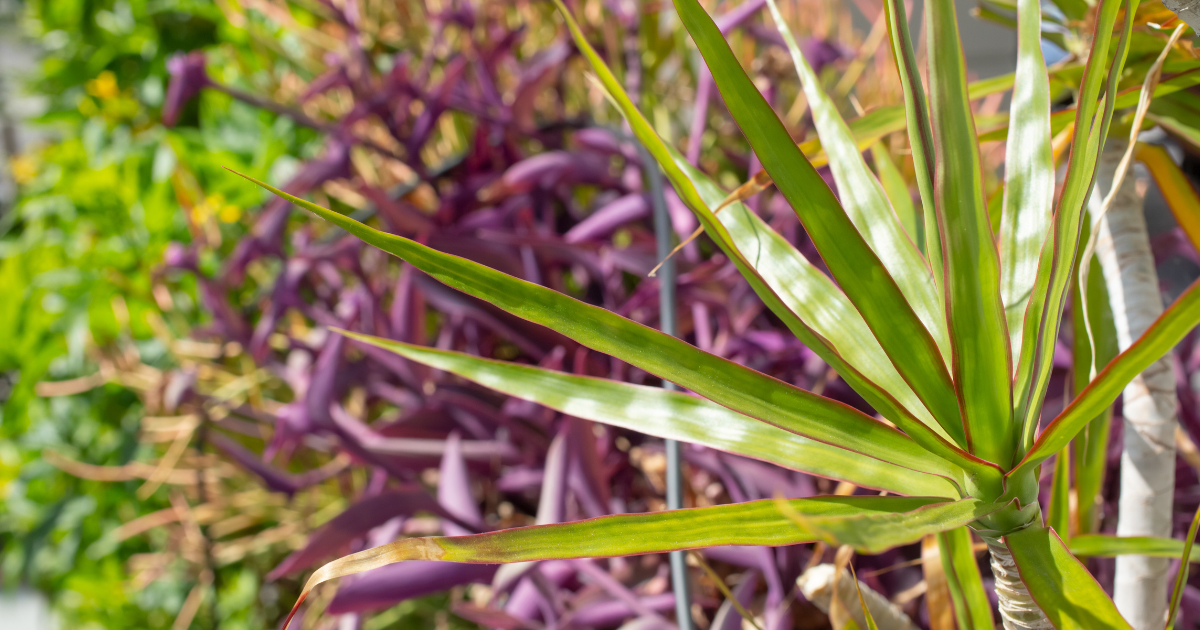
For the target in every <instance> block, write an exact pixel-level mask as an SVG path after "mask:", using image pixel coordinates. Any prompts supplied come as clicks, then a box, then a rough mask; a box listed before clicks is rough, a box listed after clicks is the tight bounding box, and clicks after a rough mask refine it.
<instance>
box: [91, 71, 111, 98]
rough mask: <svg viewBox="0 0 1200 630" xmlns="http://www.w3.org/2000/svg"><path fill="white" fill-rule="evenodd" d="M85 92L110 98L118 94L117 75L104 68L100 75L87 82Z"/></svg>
mask: <svg viewBox="0 0 1200 630" xmlns="http://www.w3.org/2000/svg"><path fill="white" fill-rule="evenodd" d="M85 87H86V89H87V93H88V94H91V95H92V96H95V97H96V98H99V99H110V98H113V97H115V96H116V95H118V94H120V90H119V89H117V75H115V74H113V73H112V72H110V71H108V70H105V71H104V72H101V73H100V76H98V77H96V78H95V79H92V80H91V81H88V82H87V85H86V86H85Z"/></svg>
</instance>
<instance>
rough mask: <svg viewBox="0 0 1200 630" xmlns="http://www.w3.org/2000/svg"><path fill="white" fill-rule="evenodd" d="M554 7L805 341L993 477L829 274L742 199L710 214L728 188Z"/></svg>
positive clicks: (916, 427)
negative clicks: (648, 112)
mask: <svg viewBox="0 0 1200 630" xmlns="http://www.w3.org/2000/svg"><path fill="white" fill-rule="evenodd" d="M559 9H560V13H561V14H562V15H563V18H564V20H566V22H567V26H568V28H569V29H570V30H571V34H572V36H573V37H574V38H575V43H576V46H578V47H579V49H580V51H581V52H582V53H583V55H584V57H585V58H586V59H587V60H588V62H589V63H590V64H591V66H592V69H593V70H595V72H596V75H597V76H598V78H599V80H600V83H601V84H602V86H603V87H604V88H605V89H606V90H607V91H608V94H609V96H610V97H611V98H612V100H613V103H614V104H615V105H616V106H617V107H618V108H619V109H620V110H621V112H622V114H623V115H624V116H625V118H626V120H627V121H629V125H630V128H631V129H632V130H633V132H634V134H635V135H636V136H637V137H638V139H639V140H640V141H641V142H642V143H643V144H644V145H645V147H646V149H647V151H648V152H649V153H650V154H651V155H653V156H654V158H655V159H656V160H657V161H658V162H659V165H660V166H661V167H662V168H663V172H664V173H666V175H667V177H668V178H670V180H671V183H672V185H674V187H675V190H676V192H677V193H678V194H679V195H680V197H681V198H682V199H683V200H684V201H685V202H686V203H687V204H688V206H689V207H690V208H691V209H692V210H693V212H695V213H696V216H697V217H698V218H699V219H700V222H701V224H702V225H703V226H704V228H705V230H707V231H708V233H709V235H710V236H712V237H713V238H714V239H715V240H716V241H717V243H718V244H719V245H720V246H721V248H722V250H723V251H725V253H726V254H727V255H728V256H729V257H730V259H731V260H733V262H734V263H735V264H736V265H737V266H738V270H739V271H740V272H741V273H742V275H743V277H745V278H746V280H747V281H748V282H749V283H750V285H751V286H752V287H754V290H755V292H756V293H757V294H758V295H759V297H760V298H761V299H762V300H763V302H764V303H765V304H766V305H767V306H768V307H769V308H770V309H771V310H772V311H773V312H774V313H775V314H776V315H778V316H779V317H780V319H782V320H783V321H784V322H785V323H786V324H787V326H788V328H789V329H790V330H792V332H793V333H795V334H796V336H797V337H798V338H799V339H800V340H801V341H802V342H804V343H805V345H807V346H809V347H810V348H812V349H813V350H814V351H815V352H817V353H818V355H819V356H821V357H822V358H823V359H825V361H827V362H828V363H829V364H830V365H831V366H832V367H834V369H836V370H838V373H839V374H840V375H841V376H842V377H843V378H845V379H846V381H847V382H848V383H849V384H850V385H851V386H852V387H854V388H855V389H856V390H857V391H858V392H859V393H860V394H862V396H863V398H865V399H866V400H867V402H869V403H870V404H871V405H872V406H873V407H875V408H876V409H878V410H879V412H880V413H882V414H883V415H884V417H886V418H888V419H889V420H891V421H892V422H894V423H895V424H896V425H897V426H899V427H900V428H901V429H902V430H904V431H905V432H907V433H908V435H909V436H911V437H912V438H913V440H914V441H916V442H917V443H918V444H920V445H921V446H922V447H924V448H925V449H927V450H928V451H929V452H932V453H936V454H938V455H939V456H941V457H942V458H944V459H946V460H947V461H950V462H954V463H955V464H956V465H958V466H960V467H963V468H964V469H967V470H970V471H972V473H971V474H972V475H974V476H977V477H979V478H981V479H984V478H986V479H988V480H989V481H988V482H986V483H990V484H992V485H996V484H998V483H999V476H998V474H997V473H998V472H999V469H997V468H994V467H989V466H988V465H987V464H986V463H983V462H980V461H979V460H977V459H974V458H972V457H970V456H969V455H968V454H967V453H965V452H963V451H961V450H960V449H958V448H957V447H955V446H954V445H953V444H952V443H951V442H950V441H949V436H948V435H945V433H944V431H943V430H941V427H940V426H939V425H938V424H937V422H936V421H934V420H933V418H932V416H931V415H930V413H929V411H928V410H927V409H926V408H925V406H924V405H923V404H922V403H921V401H920V399H919V398H917V396H916V394H914V393H913V392H912V389H911V388H910V387H909V386H908V384H907V383H906V382H905V380H904V379H903V378H902V377H901V376H900V374H899V372H897V371H896V369H895V366H894V365H893V364H892V362H891V360H890V359H888V357H887V355H886V354H885V353H884V352H883V350H882V348H880V347H879V345H878V342H877V341H876V340H875V336H874V335H872V334H871V333H870V329H869V328H868V327H867V326H866V323H865V322H864V321H863V319H862V316H861V315H860V314H859V313H858V311H856V310H855V309H854V307H853V305H852V304H851V303H850V302H849V300H847V298H846V296H845V295H844V294H843V293H842V292H841V291H840V290H839V289H838V288H837V287H836V285H834V284H833V282H831V281H830V280H829V278H827V277H826V276H825V275H824V274H823V273H822V272H821V271H820V270H818V269H816V268H815V267H813V266H812V265H811V264H810V263H809V262H808V260H807V259H805V258H804V256H803V255H801V254H800V253H799V252H798V251H796V249H795V248H794V247H792V246H791V244H790V243H788V242H787V241H786V240H785V239H783V237H781V236H780V235H779V234H778V233H776V232H775V231H774V230H772V229H771V228H770V227H768V226H767V225H766V224H765V223H763V222H762V220H761V219H759V218H758V216H757V215H755V214H754V213H753V212H750V211H749V210H748V209H747V208H746V207H745V206H744V205H742V204H735V205H733V206H731V207H729V208H727V210H726V212H724V213H722V214H721V215H720V218H719V219H718V218H717V217H716V216H714V215H713V213H712V212H711V211H710V210H709V208H708V205H709V204H716V203H719V202H720V200H722V199H724V197H725V193H724V192H723V191H721V190H720V189H719V188H718V187H717V186H716V185H715V184H713V183H712V182H711V180H709V179H708V178H707V177H706V176H704V174H703V173H701V172H700V171H699V170H698V169H696V168H695V167H693V166H692V165H690V164H688V163H687V161H686V160H685V159H683V157H682V156H681V155H679V153H678V152H676V151H674V150H673V149H671V148H670V147H668V146H666V145H665V144H664V143H663V142H662V140H661V139H660V138H659V137H658V135H657V134H656V133H655V132H654V130H653V128H652V127H651V125H650V124H649V122H648V121H646V119H645V117H643V116H642V114H641V113H640V112H639V111H638V109H637V107H636V106H635V105H634V104H633V102H632V100H630V98H629V96H628V95H627V94H626V93H625V91H624V88H623V87H622V86H621V84H620V82H618V81H617V80H616V78H615V77H614V76H613V75H612V72H611V71H609V69H608V67H607V66H606V65H605V64H604V62H603V60H601V59H600V57H599V55H597V54H596V51H595V50H593V49H592V47H591V46H590V45H589V44H588V42H587V40H586V39H585V38H584V37H583V34H582V33H581V32H580V31H579V28H578V26H577V25H576V24H575V22H574V20H573V19H572V18H571V16H570V13H569V12H568V11H567V10H566V9H565V8H563V7H561V6H560V7H559ZM822 184H823V182H822ZM797 315H799V319H798V318H797ZM810 327H811V328H810ZM813 329H815V330H813ZM843 356H844V357H845V358H843ZM859 370H862V372H860V371H859ZM864 373H865V374H864ZM876 383H878V384H876ZM897 399H898V400H897ZM910 410H911V411H910ZM992 477H995V479H992Z"/></svg>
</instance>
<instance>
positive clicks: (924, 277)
mask: <svg viewBox="0 0 1200 630" xmlns="http://www.w3.org/2000/svg"><path fill="white" fill-rule="evenodd" d="M767 6H768V8H770V10H771V16H772V17H773V18H774V20H775V26H776V28H777V29H778V30H779V34H780V35H782V36H783V41H784V43H785V44H787V49H788V52H790V53H791V56H792V63H793V64H794V65H795V67H796V73H797V74H798V75H799V77H800V84H801V86H802V87H803V89H804V94H805V96H806V97H807V98H808V107H809V109H810V110H811V111H812V116H813V124H814V126H816V128H817V135H819V136H820V138H821V145H822V146H823V147H824V148H825V153H826V154H827V155H828V156H829V168H830V170H831V171H832V173H833V178H834V181H835V182H836V183H837V187H838V191H839V193H840V199H841V202H842V208H843V209H845V211H846V215H847V216H849V217H850V221H851V222H853V223H854V227H855V228H857V229H858V232H859V233H860V234H862V235H863V238H864V239H865V240H866V241H867V244H868V245H870V246H871V249H872V250H874V252H875V254H876V255H878V256H879V260H880V262H882V263H883V266H884V267H885V268H886V269H887V270H888V273H890V274H891V275H892V277H893V278H895V279H896V284H897V285H898V286H899V287H900V291H901V292H902V293H903V294H904V297H905V299H906V300H908V303H909V304H911V305H912V307H913V310H914V311H915V312H916V314H917V316H918V317H920V318H921V322H922V323H924V324H925V327H926V328H927V329H928V330H929V331H930V333H931V334H932V335H933V338H934V341H936V342H937V344H938V348H939V350H940V351H941V353H942V356H943V357H946V356H948V355H949V351H950V347H949V346H950V340H949V338H948V336H947V332H946V315H945V312H944V311H943V308H942V303H941V301H940V300H938V295H937V286H936V285H934V283H933V276H932V274H931V273H930V271H929V268H928V265H927V263H926V262H925V258H924V257H923V256H922V255H921V252H920V251H919V250H918V249H917V247H916V245H915V244H914V242H913V240H912V239H910V238H909V237H908V236H907V235H906V234H905V233H904V228H903V227H902V226H901V225H900V221H899V219H898V217H897V216H896V214H895V212H893V211H892V208H891V204H890V203H889V201H888V198H887V194H886V193H884V190H883V187H882V186H880V184H879V182H878V181H877V180H876V179H875V177H874V176H873V175H872V174H871V170H870V169H869V168H868V167H867V163H866V161H865V160H863V157H862V152H861V150H860V149H859V148H858V146H857V145H856V144H855V141H854V136H853V135H852V134H851V133H850V128H849V127H848V126H847V125H846V121H844V120H842V116H841V114H840V113H838V110H837V106H836V105H834V103H833V100H832V99H831V98H829V95H828V94H826V93H825V90H824V89H822V88H821V83H820V80H819V79H818V78H817V73H816V72H814V71H813V69H812V66H811V65H809V63H808V60H807V59H805V58H804V53H803V51H801V50H800V45H799V44H797V43H796V38H795V37H793V36H792V31H791V29H790V28H788V25H787V23H786V22H785V21H784V19H783V16H782V15H780V13H779V7H778V6H777V5H776V3H775V0H767ZM950 402H951V403H952V405H951V406H952V407H953V408H950V406H948V407H947V408H946V409H944V410H940V409H939V410H934V416H935V417H937V418H938V420H939V422H942V426H943V428H945V429H946V431H947V432H949V433H950V434H951V435H954V436H955V439H956V440H957V441H958V442H959V444H963V443H964V441H963V439H962V423H961V418H959V413H958V409H957V405H956V404H953V401H950ZM949 425H954V426H949Z"/></svg>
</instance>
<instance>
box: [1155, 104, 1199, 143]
mask: <svg viewBox="0 0 1200 630" xmlns="http://www.w3.org/2000/svg"><path fill="white" fill-rule="evenodd" d="M1198 115H1200V99H1197V98H1196V96H1195V95H1194V94H1191V93H1189V92H1180V93H1179V94H1174V95H1172V96H1171V97H1170V98H1165V99H1162V100H1160V101H1155V102H1153V103H1151V104H1150V119H1151V120H1153V121H1154V122H1156V123H1158V124H1159V125H1161V126H1162V128H1163V129H1165V130H1167V131H1168V132H1170V133H1171V134H1172V135H1174V136H1176V137H1178V138H1180V139H1182V140H1184V141H1185V142H1187V143H1188V144H1190V145H1191V146H1192V147H1193V148H1200V126H1198V125H1197V123H1196V117H1197V116H1198Z"/></svg>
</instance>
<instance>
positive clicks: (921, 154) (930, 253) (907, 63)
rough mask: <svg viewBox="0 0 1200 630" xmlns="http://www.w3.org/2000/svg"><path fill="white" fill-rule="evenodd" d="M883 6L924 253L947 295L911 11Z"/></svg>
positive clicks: (890, 1) (894, 1)
mask: <svg viewBox="0 0 1200 630" xmlns="http://www.w3.org/2000/svg"><path fill="white" fill-rule="evenodd" d="M883 10H884V11H885V12H886V17H887V20H888V38H889V39H891V42H892V58H893V59H894V60H895V61H896V69H897V71H898V72H899V75H900V86H901V88H902V89H903V92H904V113H905V120H906V123H907V125H908V143H909V146H911V147H912V157H913V168H914V170H915V171H916V176H917V189H918V190H919V191H920V193H921V206H922V207H923V208H924V209H925V214H924V219H925V256H926V258H928V260H929V265H930V267H931V268H932V269H933V281H934V284H936V285H937V287H938V293H939V297H943V301H944V295H945V286H944V283H945V279H946V276H945V269H943V267H942V245H941V234H939V230H938V224H937V214H936V213H935V212H934V198H933V182H934V177H933V175H934V173H933V161H934V156H935V152H934V149H933V129H932V128H931V127H930V125H929V103H928V102H927V101H926V100H925V88H924V86H923V85H922V84H921V73H920V70H919V69H918V68H917V55H916V53H915V52H913V44H912V36H911V35H910V34H909V31H908V14H907V13H906V12H905V11H904V4H903V3H901V2H900V0H884V1H883Z"/></svg>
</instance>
